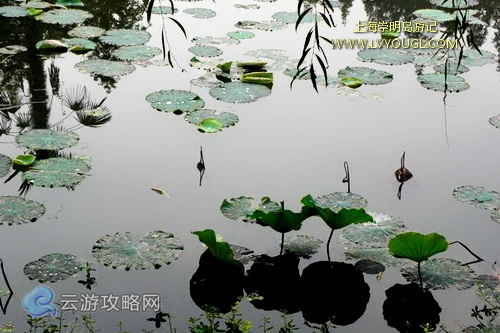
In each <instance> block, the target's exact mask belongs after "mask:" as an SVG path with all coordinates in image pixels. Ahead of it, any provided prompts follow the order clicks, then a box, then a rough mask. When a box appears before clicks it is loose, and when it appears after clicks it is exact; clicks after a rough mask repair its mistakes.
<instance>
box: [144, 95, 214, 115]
mask: <svg viewBox="0 0 500 333" xmlns="http://www.w3.org/2000/svg"><path fill="white" fill-rule="evenodd" d="M146 101H148V102H149V103H151V106H152V107H153V108H155V109H156V110H158V111H165V112H173V113H175V114H181V113H183V112H191V111H196V110H199V109H201V108H202V107H204V106H205V101H204V100H203V99H201V98H200V96H198V95H196V94H195V93H192V92H189V91H186V90H175V89H170V90H160V91H156V92H153V93H151V94H149V95H147V96H146Z"/></svg>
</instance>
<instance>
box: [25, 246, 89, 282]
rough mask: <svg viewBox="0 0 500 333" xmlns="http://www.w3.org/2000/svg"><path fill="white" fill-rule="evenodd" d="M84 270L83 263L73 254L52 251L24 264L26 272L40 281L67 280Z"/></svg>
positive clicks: (28, 275)
mask: <svg viewBox="0 0 500 333" xmlns="http://www.w3.org/2000/svg"><path fill="white" fill-rule="evenodd" d="M81 270H82V264H81V263H80V262H78V261H77V260H76V257H75V256H74V255H72V254H62V253H51V254H47V255H44V256H43V257H41V258H40V259H38V260H35V261H32V262H30V263H27V264H26V265H25V266H24V269H23V271H24V274H25V275H26V276H27V277H28V278H29V279H30V280H38V282H40V283H45V282H56V281H60V280H65V279H67V278H69V277H70V276H73V275H75V274H77V273H78V272H80V271H81Z"/></svg>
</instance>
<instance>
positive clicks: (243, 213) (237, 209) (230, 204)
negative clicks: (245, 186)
mask: <svg viewBox="0 0 500 333" xmlns="http://www.w3.org/2000/svg"><path fill="white" fill-rule="evenodd" d="M257 209H259V210H261V211H264V212H272V211H277V210H280V209H281V205H280V204H279V203H277V202H274V201H271V199H269V198H268V197H263V198H262V199H261V200H260V202H259V201H258V200H256V199H254V198H252V197H244V196H241V197H239V198H232V199H230V200H227V199H224V201H223V202H222V205H221V206H220V211H221V213H222V214H223V215H224V216H225V217H227V218H229V219H231V220H238V219H242V220H243V221H245V222H252V223H254V222H255V220H252V219H251V216H252V214H253V213H254V212H255V211H256V210H257Z"/></svg>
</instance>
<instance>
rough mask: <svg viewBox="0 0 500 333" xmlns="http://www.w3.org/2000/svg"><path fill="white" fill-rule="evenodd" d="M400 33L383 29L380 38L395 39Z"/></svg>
mask: <svg viewBox="0 0 500 333" xmlns="http://www.w3.org/2000/svg"><path fill="white" fill-rule="evenodd" d="M400 35H401V34H400V33H399V31H384V32H382V33H380V37H381V38H382V39H396V38H399V36H400Z"/></svg>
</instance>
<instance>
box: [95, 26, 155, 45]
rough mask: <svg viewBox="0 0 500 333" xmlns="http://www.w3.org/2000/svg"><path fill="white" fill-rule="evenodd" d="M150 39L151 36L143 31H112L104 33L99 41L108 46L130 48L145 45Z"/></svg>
mask: <svg viewBox="0 0 500 333" xmlns="http://www.w3.org/2000/svg"><path fill="white" fill-rule="evenodd" d="M150 38H151V34H150V33H149V32H147V31H144V30H134V29H114V30H108V31H106V33H105V34H104V35H102V36H101V37H99V40H100V41H101V42H103V43H106V44H110V45H116V46H130V45H141V44H146V43H147V42H148V41H149V39H150Z"/></svg>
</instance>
